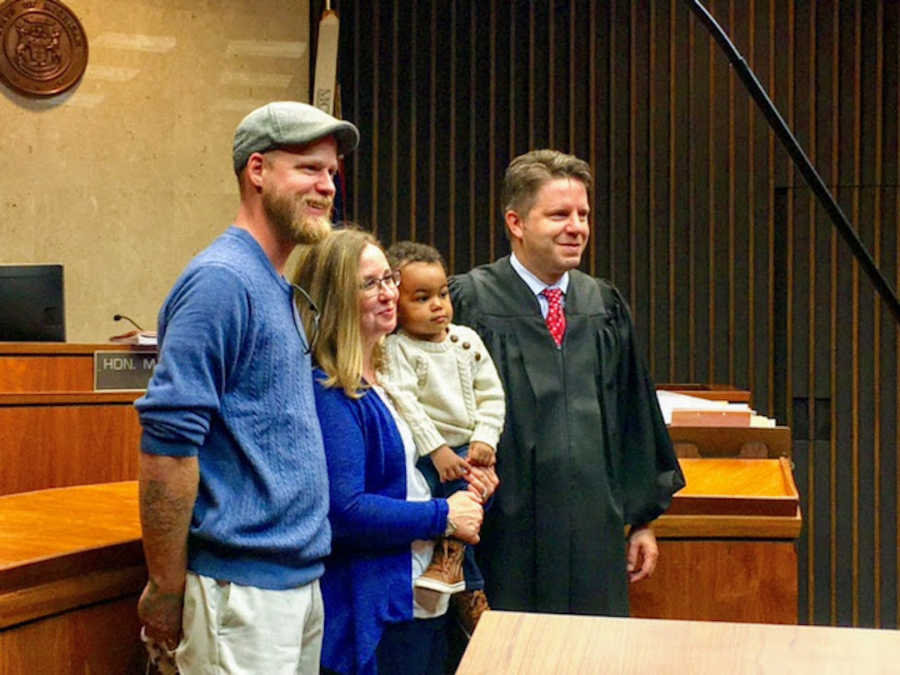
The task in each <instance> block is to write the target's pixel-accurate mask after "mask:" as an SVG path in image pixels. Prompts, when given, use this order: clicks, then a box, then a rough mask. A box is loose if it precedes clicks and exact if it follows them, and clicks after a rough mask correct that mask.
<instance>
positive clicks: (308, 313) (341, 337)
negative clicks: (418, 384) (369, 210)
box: [293, 223, 383, 398]
mask: <svg viewBox="0 0 900 675" xmlns="http://www.w3.org/2000/svg"><path fill="white" fill-rule="evenodd" d="M340 227H341V228H343V229H335V230H334V231H332V232H331V233H330V234H329V235H328V236H327V237H325V239H323V240H322V241H321V242H319V243H318V244H314V245H312V246H305V247H301V248H300V255H299V257H298V260H297V271H296V272H295V274H294V279H293V281H294V283H295V284H297V285H298V286H301V287H302V288H303V289H305V290H306V291H307V293H309V296H310V297H311V298H312V300H313V302H314V303H315V304H316V307H317V308H318V310H319V313H320V319H319V324H318V332H319V335H318V338H317V339H316V341H315V347H314V348H313V360H314V361H315V362H316V363H317V364H318V365H319V367H320V368H321V369H322V370H324V371H325V374H326V375H327V376H328V377H327V378H326V379H325V381H324V383H323V384H324V385H325V386H326V387H340V388H342V389H343V390H344V393H345V394H347V396H349V397H351V398H358V397H359V396H360V395H361V391H362V390H363V389H364V388H365V386H366V385H364V383H363V379H362V369H363V347H362V333H361V331H360V311H359V284H360V277H359V260H360V257H361V256H362V253H363V251H364V250H365V248H366V247H367V246H369V245H372V246H377V247H378V248H381V245H380V244H379V243H378V240H377V239H375V237H374V236H372V235H371V234H370V233H368V232H364V231H362V230H360V229H359V228H358V227H357V226H355V225H353V224H352V223H341V224H340ZM382 250H383V249H382ZM297 309H298V310H299V312H300V316H301V317H302V319H303V324H304V328H305V329H306V334H307V335H310V336H311V335H312V334H313V331H314V330H315V325H314V324H315V318H314V312H313V311H312V309H311V308H310V306H309V303H306V302H303V301H302V298H298V299H297ZM373 360H374V362H375V363H374V365H375V368H376V370H377V369H378V368H380V367H381V365H382V360H383V352H382V344H381V343H379V344H378V345H376V347H375V352H374V354H373Z"/></svg>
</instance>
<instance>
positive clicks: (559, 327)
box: [541, 288, 566, 347]
mask: <svg viewBox="0 0 900 675" xmlns="http://www.w3.org/2000/svg"><path fill="white" fill-rule="evenodd" d="M541 295H543V296H544V297H545V298H547V304H548V305H549V309H548V310H547V318H546V319H545V321H546V322H547V330H549V331H550V335H552V336H553V340H554V341H555V342H556V346H557V347H559V346H560V345H562V341H563V335H565V334H566V315H565V314H564V313H563V308H562V291H561V290H559V289H558V288H545V289H544V290H543V291H541Z"/></svg>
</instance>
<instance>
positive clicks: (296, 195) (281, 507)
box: [135, 101, 359, 675]
mask: <svg viewBox="0 0 900 675" xmlns="http://www.w3.org/2000/svg"><path fill="white" fill-rule="evenodd" d="M358 142H359V132H358V131H357V129H356V127H355V126H353V125H352V124H350V123H349V122H345V121H342V120H338V119H335V118H334V117H332V116H331V115H328V114H326V113H324V112H322V111H321V110H318V109H317V108H314V107H312V106H310V105H306V104H304V103H297V102H293V101H278V102H274V103H269V104H268V105H265V106H263V107H261V108H258V109H256V110H254V111H253V112H251V113H250V114H249V115H247V116H246V117H245V118H244V119H243V120H242V121H241V123H240V124H239V125H238V127H237V129H236V131H235V134H234V146H233V153H232V158H233V162H234V170H235V173H236V174H237V179H238V185H239V188H240V207H239V209H238V213H237V216H236V217H235V220H234V224H233V225H232V226H231V227H229V228H228V229H227V230H226V231H225V232H224V233H223V234H222V235H221V236H219V237H218V238H217V239H216V240H215V241H214V242H213V243H212V244H211V245H210V246H209V247H208V248H207V249H206V250H204V251H202V252H201V253H200V254H199V255H198V256H197V257H196V258H194V259H193V260H192V261H191V262H190V263H189V264H188V266H187V268H186V269H185V271H184V272H183V273H182V275H181V277H180V278H179V279H178V281H176V282H175V286H174V287H173V288H172V290H171V291H170V292H169V295H168V297H167V298H166V300H165V303H164V304H163V307H162V309H161V310H160V313H159V327H158V328H159V330H158V336H159V350H160V351H159V361H158V364H157V366H156V369H155V371H154V373H153V377H152V379H151V381H150V384H149V386H148V387H147V393H146V395H144V396H143V397H141V398H140V399H139V400H138V401H137V402H136V403H135V407H136V408H137V410H138V414H139V416H140V420H141V425H142V426H143V434H142V437H141V464H140V509H141V525H142V529H143V541H144V553H145V556H146V559H147V569H148V572H149V581H148V582H147V585H146V587H145V589H144V592H143V594H142V595H141V598H140V601H139V603H138V614H139V616H140V619H141V623H142V626H143V628H142V635H143V637H144V639H145V642H147V644H148V647H149V648H150V651H151V654H154V655H155V656H156V657H158V658H160V659H161V660H162V661H163V662H166V661H168V662H169V664H170V665H172V663H174V665H177V668H178V670H179V671H180V673H181V674H182V675H189V674H191V673H207V672H213V671H215V672H217V673H267V674H268V673H318V671H319V653H320V648H321V643H322V631H323V620H324V617H323V612H322V599H321V595H320V592H319V582H318V580H319V577H320V576H321V575H322V572H323V569H324V568H323V563H322V560H323V558H324V557H325V556H326V555H328V553H329V551H330V546H331V531H330V528H329V525H328V520H327V514H328V482H327V480H328V479H327V474H326V467H325V455H324V450H323V448H322V437H321V431H320V429H319V422H318V419H317V417H316V406H315V400H314V398H313V389H312V370H311V363H310V344H311V343H312V342H313V341H314V340H315V335H306V334H305V332H304V330H303V326H302V324H301V323H300V321H299V319H298V315H297V312H296V310H295V306H294V302H295V300H297V301H300V302H305V301H306V300H307V299H308V296H306V295H305V291H303V289H300V288H298V287H292V285H291V284H290V283H288V281H286V280H285V278H284V276H283V269H284V266H285V263H286V261H287V258H288V256H289V255H290V253H291V251H292V250H293V249H294V247H295V246H296V245H297V244H312V243H315V242H317V241H319V240H321V239H322V238H323V237H325V236H326V235H327V233H328V232H329V231H330V229H331V220H330V216H331V207H332V200H333V199H334V194H335V186H334V175H335V173H336V172H337V169H338V159H339V157H340V156H341V155H343V154H346V153H349V152H352V151H353V150H354V149H355V148H356V145H357V143H358ZM295 294H297V295H296V297H295ZM176 647H177V649H176Z"/></svg>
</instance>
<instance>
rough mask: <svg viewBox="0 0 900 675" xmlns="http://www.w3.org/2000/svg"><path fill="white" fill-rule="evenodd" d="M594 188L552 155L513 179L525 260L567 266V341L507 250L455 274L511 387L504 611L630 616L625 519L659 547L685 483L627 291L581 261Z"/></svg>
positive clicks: (584, 171)
mask: <svg viewBox="0 0 900 675" xmlns="http://www.w3.org/2000/svg"><path fill="white" fill-rule="evenodd" d="M573 162H574V165H573ZM517 164H518V165H519V166H520V169H518V170H515V171H514V167H515V166H516V165H517ZM543 165H546V166H547V167H549V168H547V169H546V170H545V169H542V168H541V167H542V166H543ZM535 166H537V173H535ZM573 166H574V168H573ZM522 167H524V168H525V169H526V171H527V175H525V172H523V171H522V170H521V168H522ZM517 171H518V173H519V178H515V176H514V174H515V173H516V172H517ZM542 172H543V173H547V176H546V177H543V178H542V177H541V176H542ZM511 176H513V178H512V179H511ZM523 176H524V178H523ZM535 176H537V179H535ZM523 180H524V181H531V182H530V183H528V182H525V183H524V185H525V188H524V189H523V188H522V184H523ZM516 181H518V183H519V185H518V186H516V185H515V183H516ZM510 185H513V188H512V189H511V188H510V187H509V186H510ZM588 185H590V169H589V167H588V166H587V164H585V163H584V162H581V160H578V159H577V158H574V157H571V156H568V155H562V154H561V153H556V152H554V151H533V152H532V153H528V154H527V155H524V156H522V157H521V158H517V159H516V160H514V161H513V163H512V164H510V167H509V169H507V176H506V183H505V185H504V191H505V193H508V194H509V195H510V196H509V201H508V204H509V205H508V206H507V207H506V224H507V229H508V232H509V234H510V242H511V244H512V249H513V253H514V255H515V256H516V259H517V261H518V263H521V264H522V265H523V267H524V268H525V269H526V270H528V272H529V273H530V274H531V275H534V276H535V277H536V283H538V284H546V285H550V284H554V283H559V281H560V279H562V277H564V275H565V274H566V273H568V275H569V277H568V288H567V289H566V291H565V300H564V302H565V318H566V324H567V327H566V331H565V335H564V337H563V340H562V343H561V345H559V347H558V346H557V344H556V342H555V341H554V338H553V337H552V336H551V334H550V332H549V330H548V328H547V325H546V323H545V320H544V318H543V316H542V314H541V309H540V304H539V301H538V299H537V297H536V295H535V291H533V290H532V289H531V288H530V287H529V286H528V284H526V282H525V281H524V280H523V278H522V277H521V276H519V274H518V272H517V271H516V270H515V269H514V268H513V266H512V265H511V263H510V258H509V257H505V258H502V259H500V260H498V261H497V262H495V263H493V264H489V265H484V266H481V267H478V268H476V269H474V270H472V271H471V272H468V273H466V274H462V275H458V276H455V277H453V278H452V279H451V282H450V293H451V297H452V300H453V307H454V312H455V317H454V320H455V322H456V323H459V324H463V325H467V326H470V327H472V328H474V329H475V330H476V331H477V332H478V333H479V334H480V335H481V338H482V340H483V341H484V343H485V346H486V347H487V349H488V351H489V352H490V354H491V356H492V357H493V359H494V362H495V364H496V366H497V370H498V372H499V374H500V378H501V380H502V381H503V385H504V389H505V391H506V396H507V404H506V409H507V417H506V425H505V427H504V431H503V434H502V436H501V438H500V442H499V447H498V448H497V473H498V474H499V476H500V480H501V484H500V487H499V489H498V491H497V493H496V497H495V502H494V504H493V506H492V507H491V509H490V510H489V511H488V512H487V513H486V514H485V522H484V526H483V528H482V533H481V543H480V544H479V545H478V547H477V548H476V555H477V556H478V562H479V564H480V565H481V569H482V570H483V572H484V577H485V582H486V587H485V591H486V592H487V597H488V601H489V602H490V604H491V606H492V607H494V608H496V609H506V610H518V611H538V612H561V613H574V614H603V615H612V616H627V615H628V580H629V573H628V570H627V564H626V546H627V542H626V538H625V535H626V527H627V526H630V527H631V530H632V531H637V532H639V534H638V535H636V536H635V538H634V549H635V550H638V549H640V552H641V555H643V556H645V557H646V553H647V550H648V549H652V553H653V556H655V554H656V541H655V538H654V537H653V536H652V531H648V530H645V529H644V528H645V526H646V525H647V524H648V523H649V522H650V521H652V520H653V519H655V518H656V517H658V516H659V515H660V514H661V513H663V512H664V511H665V510H666V508H668V505H669V503H670V501H671V496H672V495H673V494H674V493H675V492H677V491H678V490H679V489H681V488H682V487H683V486H684V477H683V475H682V473H681V470H680V468H679V466H678V462H677V460H676V458H675V454H674V452H673V450H672V444H671V440H670V438H669V434H668V431H667V430H666V426H665V423H664V422H663V419H662V415H661V413H660V410H659V405H658V403H657V399H656V391H655V387H654V385H653V383H652V381H651V380H650V377H649V374H648V372H647V369H646V367H645V365H644V364H643V362H642V359H641V357H640V354H639V351H638V347H637V346H636V345H635V342H634V328H633V325H632V321H631V317H630V314H629V310H628V307H627V305H626V303H625V301H624V299H623V298H622V296H621V295H620V294H619V292H618V291H617V290H616V289H615V288H614V287H613V286H612V285H611V284H609V283H608V282H605V281H601V280H598V279H594V278H592V277H590V276H588V275H585V274H583V273H581V272H579V271H577V270H575V269H574V267H576V266H577V265H578V263H579V261H580V259H581V253H582V252H583V249H584V246H585V245H586V242H587V237H588V233H589V227H588V219H587V215H588V211H589V207H588V197H587V186H588ZM516 190H518V192H517V191H516ZM504 196H505V197H506V194H505V195H504ZM516 209H518V210H519V211H521V212H522V213H517V212H516ZM648 535H649V537H648ZM648 538H649V545H648V544H647V541H648ZM654 564H655V557H654V558H653V560H651V561H650V564H649V565H648V566H647V567H644V568H643V569H642V570H641V571H640V574H641V575H643V574H646V573H647V572H648V571H652V566H653V565H654ZM673 592H678V591H677V589H673Z"/></svg>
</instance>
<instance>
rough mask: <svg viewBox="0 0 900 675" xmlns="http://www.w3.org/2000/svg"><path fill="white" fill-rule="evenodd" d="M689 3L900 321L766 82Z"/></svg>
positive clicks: (888, 291) (893, 298)
mask: <svg viewBox="0 0 900 675" xmlns="http://www.w3.org/2000/svg"><path fill="white" fill-rule="evenodd" d="M687 4H688V6H689V7H690V9H691V11H692V12H693V13H694V14H695V15H696V16H697V18H698V19H700V21H701V22H702V23H703V24H704V25H705V26H706V28H707V29H708V30H709V32H710V34H711V35H712V37H713V38H714V39H715V41H716V42H718V43H719V46H720V47H722V50H723V51H724V52H725V55H726V56H727V57H728V60H729V61H731V63H732V65H733V66H734V67H735V69H736V70H737V74H738V75H739V76H740V78H741V80H743V82H744V85H745V86H746V87H747V90H748V91H749V92H750V95H751V96H752V97H753V100H754V101H756V103H757V105H758V106H759V107H760V109H761V110H762V112H763V114H764V115H765V116H766V119H767V120H768V121H769V125H770V126H771V127H772V129H773V131H774V132H775V134H776V135H777V136H778V138H779V139H780V140H781V142H782V144H783V145H784V147H785V149H786V150H787V151H788V154H789V155H790V156H791V159H793V160H794V164H795V165H796V167H797V169H798V171H799V172H800V173H801V174H802V176H803V178H804V179H805V180H806V183H807V185H809V187H810V189H812V191H813V193H814V194H815V195H816V197H817V198H818V199H819V203H820V204H821V205H822V207H823V208H824V209H825V211H826V212H827V213H828V215H829V216H830V217H831V221H832V223H833V224H834V226H835V227H836V228H837V229H838V232H840V233H841V236H843V237H844V241H846V242H847V244H848V245H849V246H850V250H851V251H852V252H853V255H854V256H855V257H856V258H857V260H859V262H860V264H861V265H862V268H863V270H865V272H866V274H868V275H869V278H870V279H871V280H872V283H873V284H874V285H875V289H876V290H877V291H878V293H879V294H880V295H881V298H882V300H884V302H885V304H887V306H888V308H889V309H890V310H891V312H892V313H893V314H894V318H895V319H896V320H897V322H898V323H900V300H898V299H897V295H896V293H895V292H894V289H893V287H892V286H891V285H890V283H889V282H888V280H887V279H886V278H885V277H884V275H883V274H882V273H881V270H879V269H878V266H877V265H876V264H875V261H874V260H873V259H872V256H871V255H870V254H869V251H868V250H867V249H866V247H865V245H864V244H863V243H862V240H861V239H860V238H859V235H857V234H856V230H854V229H853V226H852V225H851V224H850V221H849V220H848V219H847V216H845V215H844V212H843V211H842V210H841V207H840V206H838V203H837V202H836V201H835V199H834V197H833V196H832V194H831V192H830V191H829V190H828V188H827V187H826V185H825V183H824V182H823V181H822V178H821V177H820V176H819V174H818V173H817V172H816V169H815V167H814V166H813V165H812V162H810V161H809V158H808V157H807V156H806V153H805V152H803V148H801V147H800V144H799V143H798V142H797V139H796V138H794V135H793V134H792V133H791V130H790V129H789V128H788V125H787V124H786V123H785V121H784V120H783V119H782V117H781V115H780V114H779V113H778V109H777V108H776V107H775V104H774V103H772V100H771V99H770V98H769V95H768V94H767V93H766V90H765V89H764V88H763V86H762V84H760V82H759V80H758V79H756V75H755V74H754V73H753V71H752V70H750V66H748V65H747V62H746V61H745V60H744V57H742V56H741V54H740V52H739V51H738V50H737V47H735V46H734V44H732V42H731V40H730V39H729V38H728V36H727V35H726V34H725V31H723V30H722V28H721V27H720V26H719V24H718V23H716V20H715V19H714V18H713V17H712V16H711V15H710V13H709V12H708V11H707V10H706V8H705V7H704V6H703V5H702V4H701V3H700V2H697V1H696V0H687Z"/></svg>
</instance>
